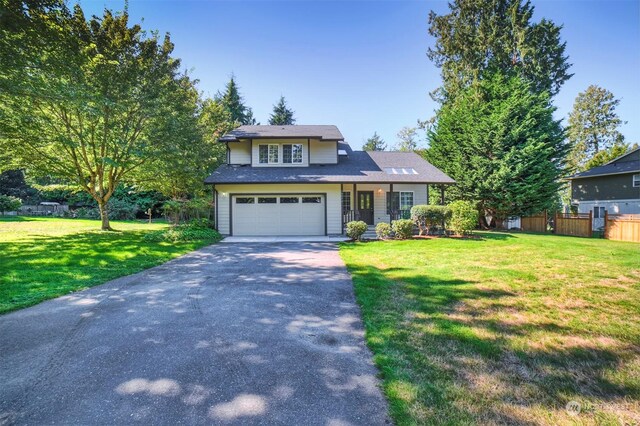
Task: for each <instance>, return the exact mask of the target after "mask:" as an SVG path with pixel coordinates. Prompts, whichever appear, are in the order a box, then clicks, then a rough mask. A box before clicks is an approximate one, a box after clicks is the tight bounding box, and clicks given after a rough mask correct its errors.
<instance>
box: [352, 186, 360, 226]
mask: <svg viewBox="0 0 640 426" xmlns="http://www.w3.org/2000/svg"><path fill="white" fill-rule="evenodd" d="M359 219H360V218H359V217H358V184H357V183H354V184H353V220H359Z"/></svg>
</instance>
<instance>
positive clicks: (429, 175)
mask: <svg viewBox="0 0 640 426" xmlns="http://www.w3.org/2000/svg"><path fill="white" fill-rule="evenodd" d="M338 147H339V149H344V150H345V151H347V153H348V155H346V156H344V155H341V156H340V158H339V161H338V164H323V165H310V166H308V167H251V166H249V165H247V166H239V165H228V164H224V165H222V166H220V167H219V168H218V169H217V170H216V171H215V172H213V173H212V174H211V175H210V176H209V177H208V178H207V179H206V180H205V183H208V184H221V183H367V182H369V183H433V184H453V183H455V181H454V180H453V179H451V178H450V177H449V176H447V175H446V174H444V173H443V172H442V171H440V170H439V169H438V168H436V167H434V166H433V165H431V164H430V163H428V162H427V161H426V160H424V159H423V158H422V157H420V156H419V155H418V154H415V153H413V152H386V151H373V152H365V151H352V150H351V148H350V147H349V145H348V144H346V143H340V144H339V145H338ZM393 168H396V169H402V168H404V169H406V170H407V171H409V172H411V169H413V170H414V171H415V174H414V173H410V174H392V173H390V170H386V169H393Z"/></svg>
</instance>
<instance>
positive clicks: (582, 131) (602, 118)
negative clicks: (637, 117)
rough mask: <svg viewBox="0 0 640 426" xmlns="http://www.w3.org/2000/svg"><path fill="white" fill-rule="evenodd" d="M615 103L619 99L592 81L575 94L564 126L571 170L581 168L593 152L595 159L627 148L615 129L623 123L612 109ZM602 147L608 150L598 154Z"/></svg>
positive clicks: (622, 137) (592, 156) (621, 136)
mask: <svg viewBox="0 0 640 426" xmlns="http://www.w3.org/2000/svg"><path fill="white" fill-rule="evenodd" d="M619 104H620V100H619V99H616V98H615V96H613V93H611V92H610V91H608V90H606V89H603V88H602V87H599V86H596V85H591V86H589V87H588V88H587V90H585V91H584V92H582V93H579V94H578V96H577V97H576V100H575V102H574V104H573V110H572V111H571V113H570V114H569V127H568V130H567V137H568V138H569V142H570V144H571V153H570V155H569V165H570V167H571V168H572V169H573V170H576V171H582V170H585V169H586V168H587V163H588V162H589V161H590V160H591V159H592V158H594V157H596V156H597V157H598V159H597V160H596V163H598V162H601V161H603V159H605V158H608V156H611V155H612V154H611V152H613V155H614V156H613V157H611V158H615V153H618V152H621V151H622V152H624V151H625V150H626V149H627V145H625V144H624V136H623V135H622V134H621V133H620V131H619V130H618V129H619V128H620V125H622V123H623V122H622V120H621V119H620V118H619V117H618V114H617V113H616V107H617V106H618V105H619ZM603 150H604V151H610V153H609V154H600V152H601V151H603ZM605 162H606V161H605ZM593 164H595V163H591V166H593ZM603 164H604V163H603Z"/></svg>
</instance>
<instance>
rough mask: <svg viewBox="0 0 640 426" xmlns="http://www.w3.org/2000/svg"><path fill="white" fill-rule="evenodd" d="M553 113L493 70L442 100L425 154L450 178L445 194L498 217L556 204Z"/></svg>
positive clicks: (523, 85)
mask: <svg viewBox="0 0 640 426" xmlns="http://www.w3.org/2000/svg"><path fill="white" fill-rule="evenodd" d="M554 110H555V108H554V107H553V106H552V105H551V103H550V98H549V95H548V94H547V93H546V92H542V93H534V92H532V91H531V85H530V84H529V83H527V82H525V81H524V80H523V79H522V78H520V77H518V76H505V75H503V74H502V73H500V72H494V73H492V74H487V75H486V76H485V78H483V79H482V80H480V81H479V82H478V83H477V84H476V85H474V86H472V87H469V88H467V89H465V90H464V91H463V92H462V93H461V94H460V96H458V97H457V98H456V99H455V100H453V101H451V102H449V103H447V104H445V105H443V106H442V108H441V109H440V111H439V112H438V115H437V123H436V124H435V126H434V128H433V129H432V130H431V131H430V132H429V139H430V147H429V149H428V150H427V152H426V157H427V160H428V161H430V162H431V163H432V164H433V165H434V166H436V167H438V168H440V169H441V170H442V171H444V172H445V173H447V174H448V175H449V176H451V177H452V178H454V179H455V180H456V182H457V185H454V186H452V187H450V188H448V189H447V193H446V194H447V198H448V199H449V200H469V201H475V202H477V203H478V204H477V205H478V207H479V209H480V211H481V212H483V214H485V215H491V216H493V217H495V218H496V219H497V221H500V220H504V219H505V218H507V217H508V216H510V215H527V214H531V213H537V212H540V211H543V210H545V209H549V208H551V207H552V206H553V205H555V203H556V201H557V193H558V190H559V189H560V188H561V187H562V185H563V184H562V182H561V180H560V179H561V177H562V176H563V175H564V159H565V156H566V153H567V149H568V148H567V145H566V142H565V140H564V134H563V131H562V128H561V126H560V123H559V122H558V121H556V120H554V118H553V112H554Z"/></svg>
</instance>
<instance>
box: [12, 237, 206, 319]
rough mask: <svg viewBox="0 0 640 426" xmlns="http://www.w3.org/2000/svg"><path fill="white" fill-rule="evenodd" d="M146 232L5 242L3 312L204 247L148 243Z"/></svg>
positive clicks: (185, 244) (132, 271) (37, 238)
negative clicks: (145, 236)
mask: <svg viewBox="0 0 640 426" xmlns="http://www.w3.org/2000/svg"><path fill="white" fill-rule="evenodd" d="M145 233H146V232H145V231H125V232H122V231H120V232H101V231H95V232H91V231H90V232H81V233H76V234H69V235H64V236H38V235H36V236H33V238H31V239H30V240H28V241H12V242H6V243H5V242H0V253H2V256H1V257H0V283H1V284H2V285H1V286H0V312H6V311H9V310H13V309H16V308H20V307H26V306H29V305H33V304H35V303H38V302H40V301H42V300H45V299H49V298H51V297H56V296H59V295H62V294H66V293H69V292H70V291H75V290H79V289H82V288H85V287H91V286H94V285H97V284H101V283H104V282H106V281H108V280H110V279H114V278H117V277H120V276H123V275H128V274H132V273H135V272H138V271H141V270H143V269H146V268H149V267H151V266H155V265H158V264H160V263H162V262H165V261H167V260H169V259H171V258H173V257H175V256H176V255H178V254H181V253H184V252H187V251H190V250H191V249H193V248H197V247H198V246H202V245H203V244H202V243H166V242H163V243H158V242H146V241H144V239H143V236H144V235H145Z"/></svg>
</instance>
